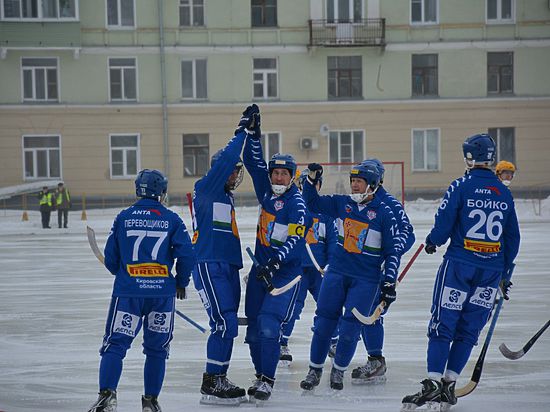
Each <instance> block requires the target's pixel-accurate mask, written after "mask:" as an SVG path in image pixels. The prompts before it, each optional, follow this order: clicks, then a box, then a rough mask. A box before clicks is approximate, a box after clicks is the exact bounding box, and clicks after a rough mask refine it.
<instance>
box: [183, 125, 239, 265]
mask: <svg viewBox="0 0 550 412" xmlns="http://www.w3.org/2000/svg"><path fill="white" fill-rule="evenodd" d="M245 137H246V133H245V132H241V133H238V134H237V135H236V136H234V137H233V138H232V139H231V140H230V141H229V143H228V144H227V146H226V147H225V149H224V150H223V151H222V152H221V154H220V157H219V158H218V160H217V161H216V162H215V163H214V165H213V166H212V168H211V169H210V170H209V171H208V173H207V174H206V176H204V177H203V178H201V179H200V180H199V181H197V182H196V183H195V191H194V194H193V229H194V233H193V244H194V245H195V251H196V253H197V260H198V262H226V263H229V264H230V265H233V266H235V267H237V268H238V269H241V268H242V267H243V259H242V254H241V240H240V238H239V230H238V228H237V222H236V220H235V206H234V202H233V194H232V193H231V192H230V191H226V190H225V183H226V182H227V179H228V177H229V176H230V175H231V174H232V173H233V170H234V169H235V164H236V163H237V162H238V161H239V156H240V154H241V150H242V148H243V143H244V139H245ZM222 245H223V246H222Z"/></svg>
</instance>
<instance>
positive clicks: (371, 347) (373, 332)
mask: <svg viewBox="0 0 550 412" xmlns="http://www.w3.org/2000/svg"><path fill="white" fill-rule="evenodd" d="M363 164H372V165H374V167H376V168H377V169H378V172H379V173H380V185H379V186H378V189H377V190H376V197H377V198H379V199H380V200H381V201H382V202H384V203H385V204H386V205H387V206H389V208H390V209H391V210H392V212H393V215H394V216H395V219H396V220H397V230H398V233H397V235H396V237H397V240H398V248H397V252H398V253H399V255H400V256H402V255H404V254H405V253H407V252H408V251H409V249H410V248H411V247H412V245H413V244H414V241H415V236H414V229H413V226H412V225H411V222H410V220H409V217H408V216H407V214H406V213H405V209H404V208H403V205H401V202H399V200H397V199H396V198H395V197H393V196H392V195H391V194H390V193H389V192H387V191H386V189H385V188H384V186H383V183H384V173H385V172H386V170H385V168H384V165H383V163H382V162H381V161H380V160H378V159H367V160H365V161H364V162H363ZM386 312H387V311H384V313H386ZM361 337H362V338H363V343H364V344H365V348H366V350H367V353H368V359H367V363H366V364H364V365H362V366H359V367H358V368H355V369H354V370H353V371H352V372H351V383H353V384H356V385H362V384H368V383H371V382H381V381H385V379H386V376H385V375H386V359H385V358H384V356H383V355H382V349H383V347H384V317H383V316H381V317H380V318H378V319H377V320H376V322H374V323H373V324H372V325H363V326H362V327H361Z"/></svg>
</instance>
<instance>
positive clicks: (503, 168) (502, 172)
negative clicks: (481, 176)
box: [495, 160, 516, 186]
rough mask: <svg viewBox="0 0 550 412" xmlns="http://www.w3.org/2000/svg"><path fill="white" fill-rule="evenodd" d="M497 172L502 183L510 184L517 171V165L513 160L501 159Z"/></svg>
mask: <svg viewBox="0 0 550 412" xmlns="http://www.w3.org/2000/svg"><path fill="white" fill-rule="evenodd" d="M495 172H496V175H497V176H498V178H499V179H500V181H501V182H502V184H503V185H505V186H508V185H510V183H512V179H513V178H514V174H515V173H516V166H515V165H514V164H513V163H512V162H508V161H506V160H501V161H500V162H498V163H497V167H496V170H495Z"/></svg>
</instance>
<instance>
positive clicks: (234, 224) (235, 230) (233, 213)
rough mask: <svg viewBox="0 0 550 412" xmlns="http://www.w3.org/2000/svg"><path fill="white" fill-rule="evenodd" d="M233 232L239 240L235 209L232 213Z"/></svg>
mask: <svg viewBox="0 0 550 412" xmlns="http://www.w3.org/2000/svg"><path fill="white" fill-rule="evenodd" d="M231 231H232V232H233V236H235V237H236V238H237V239H239V229H238V228H237V221H236V220H235V209H233V210H232V211H231Z"/></svg>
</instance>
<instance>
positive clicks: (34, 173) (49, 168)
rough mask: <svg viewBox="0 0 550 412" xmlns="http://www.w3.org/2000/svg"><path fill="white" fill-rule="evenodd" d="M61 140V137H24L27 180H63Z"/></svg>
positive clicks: (24, 160) (24, 161)
mask: <svg viewBox="0 0 550 412" xmlns="http://www.w3.org/2000/svg"><path fill="white" fill-rule="evenodd" d="M60 140H61V138H60V137H59V136H52V135H44V136H23V164H24V170H25V179H26V180H32V179H54V178H61V144H60Z"/></svg>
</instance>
